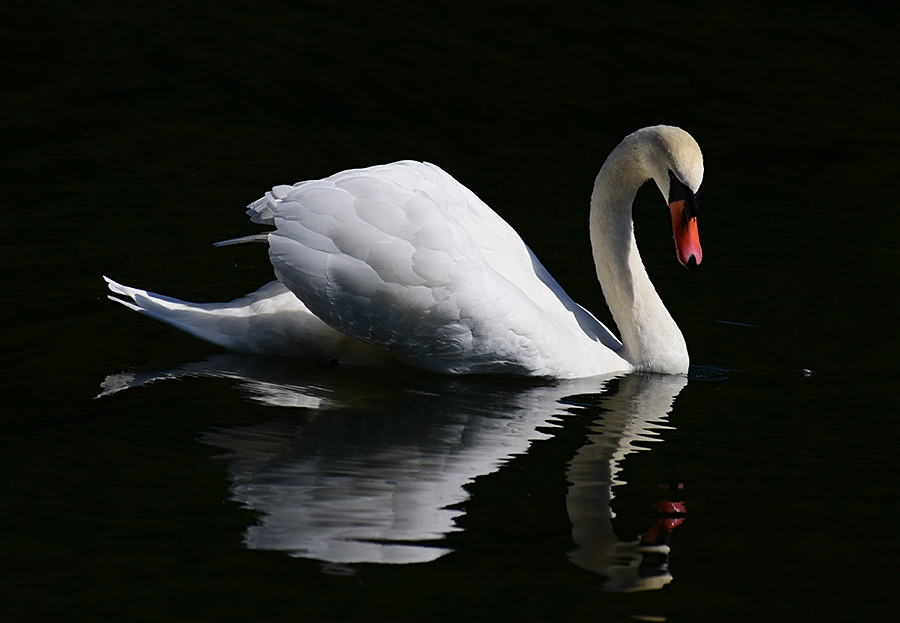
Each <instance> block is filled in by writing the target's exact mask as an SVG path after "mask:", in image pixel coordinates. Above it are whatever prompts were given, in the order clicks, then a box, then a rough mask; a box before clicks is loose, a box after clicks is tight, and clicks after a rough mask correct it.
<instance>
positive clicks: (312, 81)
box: [0, 1, 900, 621]
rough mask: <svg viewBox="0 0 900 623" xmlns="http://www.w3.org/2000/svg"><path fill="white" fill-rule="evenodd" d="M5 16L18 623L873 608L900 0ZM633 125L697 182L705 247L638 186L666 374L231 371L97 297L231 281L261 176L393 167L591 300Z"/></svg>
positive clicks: (887, 614)
mask: <svg viewBox="0 0 900 623" xmlns="http://www.w3.org/2000/svg"><path fill="white" fill-rule="evenodd" d="M0 11H2V19H0V32H2V38H0V41H2V44H0V45H2V46H3V52H4V53H3V55H2V56H0V63H2V71H3V74H2V75H3V80H2V87H0V95H2V112H3V114H2V115H0V127H2V133H0V137H2V138H0V148H2V149H0V154H2V155H0V158H2V163H0V164H2V168H0V176H2V177H0V183H2V197H3V204H4V206H3V207H4V209H3V211H2V214H3V216H2V218H3V223H4V224H3V232H4V242H3V245H2V253H3V255H2V259H3V263H4V266H5V267H6V278H5V287H4V288H3V290H2V297H3V300H2V307H0V309H2V314H3V316H4V326H5V327H6V331H5V332H4V334H3V335H4V337H3V349H2V352H3V364H2V366H3V367H2V372H3V379H4V380H3V384H4V385H3V394H2V395H3V404H4V405H5V406H4V408H3V415H2V420H0V422H2V425H0V457H2V459H0V461H2V463H0V465H2V472H0V473H2V479H3V480H2V482H3V484H4V494H3V495H2V496H0V500H2V502H0V504H2V506H0V517H2V522H3V534H4V538H3V540H2V541H3V544H2V546H0V552H2V557H3V559H2V562H3V567H4V569H5V570H6V573H5V576H6V577H5V579H4V581H3V583H2V585H3V592H4V595H3V603H4V606H3V611H4V615H3V618H4V620H16V621H19V620H54V621H55V620H71V619H76V620H117V621H118V620H152V621H162V620H210V619H213V618H217V619H221V620H279V621H280V620H307V621H309V620H314V621H315V620H323V621H325V620H336V621H337V620H354V621H360V620H384V619H387V618H390V619H392V620H415V621H418V620H489V619H512V618H517V619H524V620H547V619H550V618H553V619H560V618H564V619H565V620H591V621H603V620H634V619H638V620H647V618H648V617H649V620H672V621H722V620H735V621H740V620H766V621H794V620H799V619H803V620H814V619H818V620H834V621H845V620H856V621H861V620H891V619H892V618H893V614H894V608H893V599H892V597H893V591H894V585H895V581H896V578H897V572H896V553H897V549H898V537H897V534H896V530H895V529H894V521H895V519H896V518H897V517H898V516H900V504H898V501H897V499H898V496H897V491H898V490H900V477H898V470H897V468H896V464H897V459H898V454H900V453H898V450H897V447H898V436H900V435H898V425H897V423H896V420H897V417H898V415H897V411H898V409H897V406H898V402H900V401H898V398H900V396H898V390H897V381H896V379H897V378H898V374H900V367H898V364H897V357H896V353H897V346H898V337H900V336H898V331H897V323H896V319H897V294H896V292H897V284H898V276H900V211H898V210H897V207H896V201H897V195H898V190H900V184H898V175H897V171H898V168H900V158H898V155H897V153H898V152H897V145H898V144H900V114H898V110H900V108H898V100H900V71H898V70H900V67H898V59H900V49H898V44H897V43H896V40H897V37H896V33H897V27H898V4H897V3H895V2H874V3H870V4H869V5H866V6H863V5H860V4H858V3H844V4H841V3H825V4H823V3H811V2H800V3H771V4H768V3H762V4H756V5H754V6H753V7H749V6H744V7H740V8H738V7H729V6H728V5H723V4H722V3H696V4H694V5H692V7H691V8H690V9H685V8H683V7H679V6H678V5H677V3H662V2H659V3H654V2H641V3H637V4H635V3H624V4H622V5H621V6H617V7H615V8H613V7H603V6H602V5H601V4H597V3H595V6H593V7H586V6H582V5H581V3H566V2H562V3H559V2H557V3H552V4H548V5H540V6H530V5H529V6H525V5H522V4H521V3H512V2H509V3H505V2H483V3H480V4H479V8H477V9H475V8H473V9H461V8H458V7H457V6H455V5H445V6H439V5H424V6H420V5H418V4H416V3H407V2H382V3H373V4H371V5H364V4H360V3H339V2H308V3H288V2H275V1H266V2H237V1H233V2H219V3H199V2H197V3H175V2H165V1H161V2H160V1H158V2H153V3H149V2H148V3H144V2H130V3H109V2H101V1H97V2H80V3H74V2H47V1H35V2H31V3H27V5H26V4H25V3H18V4H17V5H13V6H9V7H5V8H3V9H0ZM654 123H673V124H677V125H680V126H682V127H684V128H686V129H687V130H688V131H690V132H691V133H692V134H693V136H694V137H695V138H696V139H697V140H698V142H699V143H700V145H701V146H702V147H703V149H704V156H705V160H706V167H707V169H706V178H705V182H704V185H703V191H702V213H701V227H700V230H701V235H702V240H703V245H704V262H703V266H702V267H701V268H700V269H699V270H697V271H692V272H688V271H684V270H683V269H681V268H680V267H679V266H678V265H677V262H676V261H675V260H674V258H673V254H672V249H671V240H670V236H671V234H670V231H668V225H667V218H668V217H666V216H665V212H662V211H661V208H660V205H661V203H660V201H659V198H658V196H657V195H656V194H655V191H652V190H644V191H642V192H641V193H640V194H639V197H638V205H637V206H636V219H637V225H636V227H637V230H638V238H639V242H640V244H641V251H642V255H643V257H644V260H645V262H646V263H647V265H648V267H649V270H650V274H651V277H652V278H653V279H654V281H655V283H656V285H657V288H658V290H659V291H660V293H661V295H662V296H663V299H664V300H665V301H666V303H667V305H668V307H669V308H670V310H672V312H673V315H674V316H675V318H676V320H677V321H678V322H679V324H680V326H681V327H682V330H683V331H684V334H685V336H686V338H687V340H688V345H689V348H690V350H691V354H692V361H693V362H694V364H695V365H694V367H693V369H692V373H691V377H690V379H688V380H687V381H686V382H685V381H684V380H681V381H679V382H675V381H674V380H672V379H669V380H668V381H664V380H661V379H660V378H654V377H641V376H632V377H628V378H624V379H612V380H608V381H605V382H604V381H601V380H593V381H590V382H577V383H559V384H540V383H538V384H533V383H521V382H516V381H501V380H496V379H493V380H491V379H444V378H435V377H432V376H427V375H419V374H410V373H403V374H398V373H397V372H395V371H394V372H391V371H378V370H369V371H363V370H342V369H341V370H334V369H320V368H317V367H315V366H312V365H309V364H305V363H302V362H291V361H281V360H267V359H261V358H248V357H233V356H226V355H224V354H223V353H221V352H220V351H217V350H216V349H214V348H212V347H209V346H207V345H204V344H202V343H199V342H196V341H193V340H191V339H190V338H187V337H183V336H181V335H179V334H177V333H176V332H174V331H172V330H170V329H168V328H166V327H163V326H160V325H158V324H155V323H153V322H151V321H149V320H146V319H144V318H141V317H139V316H138V315H136V314H131V313H129V312H127V311H126V310H124V309H122V308H120V307H118V306H114V305H113V304H112V303H110V302H108V301H107V300H106V298H105V294H104V285H103V282H102V280H101V278H100V275H102V274H109V275H110V276H112V277H114V278H116V279H117V280H120V281H122V282H124V283H127V284H130V285H135V286H140V287H147V288H151V289H155V290H158V291H162V292H165V293H167V294H172V295H176V296H180V297H184V298H188V299H193V300H207V301H212V300H227V299H230V298H234V297H236V296H238V295H242V294H244V293H246V292H248V291H250V290H252V289H255V288H256V287H258V286H259V285H261V284H262V283H264V282H266V281H267V280H269V279H270V278H271V269H270V267H269V265H268V260H267V258H266V256H265V251H264V249H263V248H262V247H260V246H255V245H245V246H244V247H229V248H225V249H213V248H212V246H211V244H212V243H213V242H215V241H218V240H222V239H225V238H231V237H235V236H240V235H245V234H249V233H253V232H255V231H256V229H255V228H254V227H253V226H252V225H250V224H249V223H248V222H247V221H246V220H245V217H244V215H243V211H242V208H243V206H244V205H246V204H247V203H248V202H249V201H251V200H253V199H255V198H257V197H258V196H260V195H261V194H262V193H263V192H264V191H265V190H266V189H268V188H269V187H271V186H272V185H274V184H279V183H292V182H294V181H298V180H300V179H307V178H314V177H320V176H323V175H327V174H329V173H332V172H334V171H337V170H340V169H343V168H348V167H354V166H364V165H368V164H375V163H381V162H387V161H391V160H395V159H399V158H418V159H425V160H430V161H433V162H436V163H438V164H440V165H441V166H442V167H444V168H446V169H447V170H448V171H450V172H451V173H452V174H454V175H455V176H456V177H457V178H458V179H460V180H462V181H463V182H464V183H466V184H467V185H469V186H470V187H471V188H472V189H473V190H474V191H475V192H476V193H478V194H479V195H480V196H481V197H482V198H483V199H485V200H486V201H487V202H488V203H489V204H490V205H492V206H494V207H495V208H496V209H497V210H498V211H499V212H500V213H501V214H502V215H503V216H504V217H505V218H507V219H508V220H509V221H510V222H511V223H512V224H513V225H514V226H515V227H516V228H517V229H518V230H519V231H520V232H521V233H522V235H523V237H524V238H525V240H526V241H527V242H528V243H529V244H530V245H531V247H532V248H533V249H534V250H535V252H536V253H537V254H538V256H539V257H541V259H542V260H543V261H544V263H545V265H547V267H548V268H549V269H550V271H551V272H552V273H553V274H554V275H556V276H557V278H558V279H559V281H560V282H561V283H562V284H563V285H564V286H565V287H566V288H567V289H568V290H569V292H570V293H571V294H572V295H573V297H574V298H575V299H576V300H578V301H580V302H582V303H583V304H585V305H586V306H587V307H589V308H591V309H593V310H595V312H596V313H597V314H598V315H599V316H600V317H601V318H602V319H607V314H606V312H605V309H604V303H603V299H602V296H601V294H600V290H599V288H598V287H597V285H596V283H595V281H594V278H593V267H592V266H591V263H590V261H589V249H588V241H587V235H586V227H585V224H586V213H587V200H588V195H589V193H590V188H591V183H592V180H593V177H594V175H595V174H596V170H597V169H598V168H599V165H600V164H601V163H602V161H603V159H604V158H605V156H606V154H607V153H608V152H609V150H610V149H611V148H612V147H613V146H614V145H615V144H616V143H617V142H618V141H619V140H620V139H621V138H622V137H623V136H624V135H625V134H627V133H628V132H630V131H632V130H634V129H636V128H638V127H641V126H644V125H650V124H654ZM121 373H125V374H126V375H129V374H130V375H134V376H126V377H121V376H119V377H114V378H113V379H111V380H110V381H108V383H114V382H116V381H118V382H120V383H121V382H124V381H123V379H124V380H127V379H131V380H132V382H133V383H138V382H141V381H153V382H146V383H145V384H143V385H141V386H139V387H134V388H131V389H127V390H124V391H120V392H118V393H111V394H110V395H107V396H105V397H103V398H99V399H95V396H96V395H97V394H99V393H100V392H101V391H102V390H101V383H102V382H104V380H105V379H107V376H108V375H115V374H121ZM107 388H110V385H107ZM610 498H611V499H610ZM667 501H668V502H683V504H684V507H685V509H686V511H687V512H686V514H684V515H683V517H677V516H673V515H669V514H666V513H664V512H660V510H658V509H656V508H654V505H655V504H658V503H660V502H667ZM662 510H663V511H665V510H666V507H662ZM668 510H671V507H669V508H668ZM678 518H681V519H683V521H682V522H678V521H677V519H678ZM666 519H668V520H669V523H665V521H666ZM660 521H662V522H663V523H659V522H660ZM654 527H656V530H657V534H659V535H661V536H660V537H659V539H658V540H664V538H663V537H665V536H666V534H667V530H671V534H670V535H668V545H669V548H670V549H669V550H668V552H666V551H664V550H663V549H661V548H658V547H657V548H652V547H649V546H647V545H646V544H645V545H644V546H643V547H642V546H641V545H640V544H639V543H637V542H636V539H639V538H640V536H641V535H643V534H648V533H651V532H652V529H653V528H654ZM647 538H648V539H650V537H647ZM360 561H365V562H360ZM376 561H378V562H376ZM404 563H405V564H404ZM638 589H643V590H638ZM654 589H655V590H654ZM621 591H634V592H621Z"/></svg>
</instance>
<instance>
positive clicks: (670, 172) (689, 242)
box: [635, 125, 703, 268]
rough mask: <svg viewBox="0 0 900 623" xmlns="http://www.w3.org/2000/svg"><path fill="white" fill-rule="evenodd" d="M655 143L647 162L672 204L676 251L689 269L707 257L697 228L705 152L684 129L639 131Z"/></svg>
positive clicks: (651, 142)
mask: <svg viewBox="0 0 900 623" xmlns="http://www.w3.org/2000/svg"><path fill="white" fill-rule="evenodd" d="M638 133H642V134H644V137H643V138H644V139H645V140H646V141H647V142H648V143H649V144H650V145H651V146H652V148H651V149H650V153H649V157H648V159H647V164H648V166H649V168H650V173H651V175H652V177H653V180H654V181H655V182H656V185H657V186H658V187H659V190H660V191H661V192H662V194H663V196H664V197H665V198H666V201H667V202H668V204H669V211H670V212H671V214H672V233H673V234H674V236H675V253H676V255H677V256H678V261H679V262H681V264H682V265H683V266H684V267H686V268H694V267H696V266H697V265H698V264H699V263H700V261H701V260H702V259H703V250H702V249H701V247H700V235H699V233H698V231H697V215H698V212H699V202H698V199H697V193H698V192H699V190H700V183H701V182H702V181H703V154H702V153H701V152H700V146H699V145H697V141H695V140H694V138H693V137H692V136H691V135H690V134H688V133H687V132H685V131H684V130H682V129H681V128H676V127H673V126H667V125H658V126H653V127H651V128H644V129H643V130H638V132H635V134H638Z"/></svg>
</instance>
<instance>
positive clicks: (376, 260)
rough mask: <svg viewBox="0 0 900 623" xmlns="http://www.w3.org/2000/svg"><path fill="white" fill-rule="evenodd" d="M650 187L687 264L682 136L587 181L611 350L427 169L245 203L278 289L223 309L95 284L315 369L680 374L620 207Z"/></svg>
mask: <svg viewBox="0 0 900 623" xmlns="http://www.w3.org/2000/svg"><path fill="white" fill-rule="evenodd" d="M651 179H652V180H653V181H654V182H655V183H656V186H657V187H658V188H659V190H660V191H661V192H662V194H663V197H664V198H665V199H666V200H667V202H668V204H669V208H670V213H671V219H672V227H673V232H674V238H675V249H676V255H677V257H678V260H679V261H680V262H681V264H682V265H684V266H685V267H687V268H693V267H695V266H697V265H698V264H699V263H700V261H701V259H702V251H701V248H700V242H699V237H698V231H697V211H698V203H697V192H698V190H699V187H700V183H701V181H702V179H703V157H702V154H701V152H700V148H699V146H698V145H697V143H696V141H695V140H694V139H693V138H692V137H691V136H690V135H689V134H688V133H687V132H685V131H684V130H682V129H680V128H676V127H672V126H664V125H659V126H653V127H647V128H643V129H641V130H638V131H636V132H634V133H632V134H630V135H628V136H626V137H625V138H624V139H623V140H622V142H621V143H620V144H619V145H618V146H617V147H616V148H615V149H613V151H612V152H611V153H610V155H609V157H608V158H607V159H606V161H605V163H604V164H603V166H602V167H601V169H600V172H599V173H598V175H597V178H596V181H595V182H594V188H593V193H592V195H591V203H590V219H589V224H590V237H591V246H592V249H593V258H594V263H595V266H596V272H597V278H598V279H599V281H600V284H601V287H602V289H603V294H604V296H605V298H606V301H607V305H608V306H609V309H610V311H611V313H612V317H613V319H614V320H615V323H616V325H617V326H618V329H619V332H620V335H621V340H620V339H619V338H617V337H616V336H615V335H614V334H613V333H612V332H611V331H610V330H609V329H608V328H607V327H606V326H605V325H604V324H603V323H602V322H600V321H599V320H597V318H595V317H594V315H593V314H591V313H590V312H589V311H587V310H586V309H584V308H583V307H581V306H580V305H578V304H577V303H575V301H573V300H572V299H571V298H570V297H569V296H568V295H567V294H566V292H565V291H564V290H563V289H562V287H561V286H560V285H559V284H558V283H557V282H556V280H555V279H554V278H553V277H552V276H551V275H550V274H549V273H548V272H547V270H546V269H545V268H544V267H543V265H542V264H541V263H540V261H538V259H537V257H536V256H535V255H534V253H532V251H531V249H529V248H528V246H526V244H525V243H524V242H523V241H522V239H521V237H519V235H518V234H517V233H516V232H515V230H514V229H513V228H512V227H510V225H509V224H507V223H506V221H504V220H503V219H502V218H501V217H500V216H499V215H498V214H497V213H496V212H494V211H493V210H491V209H490V208H489V207H488V206H487V205H486V204H485V203H484V202H483V201H481V200H480V199H479V198H478V197H476V196H475V194H474V193H472V192H471V191H470V190H469V189H468V188H466V187H465V186H463V185H462V184H460V183H459V182H457V181H456V180H455V179H454V178H453V177H451V176H450V175H449V174H448V173H446V172H444V171H443V170H442V169H440V168H439V167H437V166H435V165H433V164H429V163H423V162H412V161H401V162H395V163H392V164H387V165H381V166H373V167H369V168H363V169H353V170H347V171H342V172H340V173H336V174H334V175H332V176H330V177H327V178H325V179H321V180H312V181H306V182H300V183H298V184H295V185H293V186H276V187H274V188H273V189H272V190H271V191H269V192H267V193H266V194H265V196H263V197H262V198H260V199H258V200H257V201H254V202H253V203H251V204H250V205H249V206H248V208H247V214H248V215H249V216H250V217H251V220H252V221H253V222H254V223H259V224H264V225H268V226H270V227H272V228H274V229H272V230H271V231H269V232H268V233H263V234H256V235H251V236H246V237H243V238H237V239H233V240H227V241H224V242H221V243H218V244H219V245H228V244H235V243H242V242H252V241H262V242H267V243H268V245H269V258H270V260H271V262H272V265H273V267H274V269H275V276H276V278H277V279H276V280H275V281H272V282H271V283H268V284H266V285H265V286H263V287H262V288H260V289H259V290H257V291H256V292H253V293H251V294H248V295H247V296H245V297H242V298H239V299H236V300H234V301H231V302H229V303H205V304H194V303H187V302H184V301H180V300H178V299H173V298H170V297H166V296H162V295H158V294H154V293H151V292H147V291H145V290H140V289H138V288H132V287H128V286H124V285H121V284H119V283H117V282H115V281H113V280H112V279H110V278H108V277H104V279H105V280H106V282H107V284H108V287H109V289H110V290H111V292H112V294H115V295H118V296H112V295H110V296H109V298H110V299H112V300H114V301H116V302H118V303H121V304H123V305H125V306H126V307H129V308H131V309H133V310H135V311H138V312H140V313H142V314H145V315H147V316H150V317H152V318H155V319H157V320H160V321H162V322H165V323H168V324H170V325H172V326H174V327H177V328H179V329H181V330H184V331H186V332H187V333H190V334H192V335H194V336H196V337H198V338H201V339H203V340H206V341H208V342H212V343H213V344H216V345H219V346H222V347H225V348H227V349H230V350H234V351H239V352H246V353H256V354H274V355H293V356H300V357H306V358H312V359H318V360H322V361H328V362H337V363H347V364H358V365H378V364H385V363H389V362H394V363H396V362H400V363H405V364H408V365H411V366H415V367H418V368H424V369H426V370H431V371H435V372H439V373H447V374H475V373H489V374H507V375H522V376H535V377H551V378H582V377H590V376H598V375H604V374H610V373H618V372H622V373H626V372H630V371H645V372H656V373H663V374H685V373H686V372H687V370H688V362H689V359H688V351H687V346H686V344H685V340H684V337H683V336H682V334H681V331H680V330H679V328H678V326H677V324H676V323H675V321H674V320H673V319H672V316H671V315H670V314H669V312H668V311H667V310H666V307H665V306H664V305H663V302H662V300H661V299H660V297H659V295H658V294H657V293H656V290H655V288H654V287H653V284H652V283H651V282H650V278H649V277H648V275H647V271H646V269H645V268H644V265H643V263H642V261H641V257H640V254H639V253H638V249H637V246H636V242H635V238H634V224H633V221H632V215H631V210H632V203H633V200H634V197H635V195H636V193H637V190H638V188H639V187H640V186H641V185H643V184H644V182H646V181H648V180H651Z"/></svg>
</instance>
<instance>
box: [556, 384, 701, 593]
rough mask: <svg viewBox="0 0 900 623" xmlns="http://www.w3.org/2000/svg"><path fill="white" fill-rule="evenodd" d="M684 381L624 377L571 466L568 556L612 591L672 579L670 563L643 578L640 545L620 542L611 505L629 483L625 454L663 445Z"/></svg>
mask: <svg viewBox="0 0 900 623" xmlns="http://www.w3.org/2000/svg"><path fill="white" fill-rule="evenodd" d="M686 384H687V379H686V378H684V377H683V376H667V375H640V374H632V375H629V376H627V377H624V378H623V379H622V380H621V381H620V383H619V391H618V392H617V393H616V394H615V395H614V396H611V397H609V398H607V399H605V400H604V401H603V406H604V407H606V408H608V409H609V412H604V414H603V417H602V419H600V420H597V422H595V424H594V426H592V434H591V435H589V436H588V443H587V444H586V445H585V446H583V447H582V448H581V449H580V450H579V451H578V453H577V454H576V455H575V457H574V458H573V459H572V460H571V462H570V463H569V469H568V471H567V476H568V479H569V482H570V483H571V484H570V486H569V491H568V494H567V496H566V508H567V510H568V513H569V520H570V521H571V522H572V539H573V540H574V542H575V544H576V548H575V550H573V551H572V552H571V553H570V554H569V558H570V559H571V560H572V562H573V563H574V564H576V565H578V566H579V567H582V568H584V569H588V570H590V571H594V572H596V573H600V574H601V575H604V576H606V577H607V578H608V579H609V583H608V584H607V586H606V588H607V589H608V590H610V591H616V592H627V591H636V590H649V589H654V588H660V587H661V586H663V585H664V584H666V583H668V582H669V580H671V576H670V575H669V574H668V569H667V568H666V567H665V564H663V565H661V568H656V569H652V570H651V572H652V573H651V574H650V575H649V576H647V575H643V574H642V571H643V572H646V569H642V567H641V562H642V560H643V555H642V551H641V543H640V541H637V540H635V541H621V540H620V539H619V538H618V537H617V536H616V535H615V534H614V532H613V526H612V518H613V516H614V514H613V512H612V509H611V508H610V502H611V500H612V498H613V496H614V492H613V489H612V487H613V486H616V485H624V484H625V483H624V482H623V481H621V480H618V479H617V478H616V475H617V474H618V472H619V471H620V469H621V462H622V460H623V459H624V458H625V456H626V455H628V454H630V453H632V452H636V451H637V450H641V449H645V448H643V447H642V446H638V445H635V444H636V442H647V441H659V438H658V437H657V431H658V430H660V429H665V428H669V427H668V426H667V425H666V424H665V421H666V416H667V414H668V412H669V410H670V409H671V408H672V403H673V402H674V400H675V397H676V396H677V395H678V393H679V392H680V391H681V389H682V388H683V387H684V386H685V385H686Z"/></svg>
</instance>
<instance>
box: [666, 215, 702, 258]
mask: <svg viewBox="0 0 900 623" xmlns="http://www.w3.org/2000/svg"><path fill="white" fill-rule="evenodd" d="M669 210H670V211H671V212H672V233H673V234H674V235H675V254H676V255H677V256H678V261H679V262H681V265H682V266H684V267H685V268H695V267H696V266H697V265H698V264H699V263H700V261H701V260H702V259H703V250H702V249H701V248H700V234H699V233H698V232H697V217H696V216H691V215H690V213H689V212H688V207H687V203H686V202H685V201H684V200H683V199H679V200H678V201H673V202H671V203H670V204H669Z"/></svg>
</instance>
